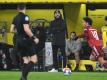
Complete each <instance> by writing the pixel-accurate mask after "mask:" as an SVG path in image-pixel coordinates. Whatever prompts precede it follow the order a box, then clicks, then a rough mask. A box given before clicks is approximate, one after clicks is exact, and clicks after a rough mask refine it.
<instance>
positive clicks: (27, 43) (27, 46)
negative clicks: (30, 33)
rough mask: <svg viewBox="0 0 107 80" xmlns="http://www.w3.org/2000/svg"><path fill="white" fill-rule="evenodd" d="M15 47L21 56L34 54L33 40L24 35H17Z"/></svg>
mask: <svg viewBox="0 0 107 80" xmlns="http://www.w3.org/2000/svg"><path fill="white" fill-rule="evenodd" d="M17 48H18V52H19V53H20V55H21V57H28V56H33V55H35V54H36V48H35V43H34V41H33V40H31V39H30V38H29V37H26V36H18V39H17Z"/></svg>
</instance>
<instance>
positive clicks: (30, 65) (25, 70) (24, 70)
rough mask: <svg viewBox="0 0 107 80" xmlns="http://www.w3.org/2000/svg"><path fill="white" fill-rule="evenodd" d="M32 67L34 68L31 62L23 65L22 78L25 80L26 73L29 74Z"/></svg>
mask: <svg viewBox="0 0 107 80" xmlns="http://www.w3.org/2000/svg"><path fill="white" fill-rule="evenodd" d="M33 66H34V63H33V62H29V63H28V64H26V63H24V64H23V67H22V77H24V78H25V79H26V78H27V76H28V73H29V72H30V70H31V69H32V67H33Z"/></svg>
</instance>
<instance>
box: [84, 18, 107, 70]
mask: <svg viewBox="0 0 107 80" xmlns="http://www.w3.org/2000/svg"><path fill="white" fill-rule="evenodd" d="M83 26H84V36H85V38H86V39H87V41H88V44H89V46H90V47H91V49H92V53H91V55H90V60H97V61H99V62H100V64H101V65H103V66H104V68H107V61H106V60H104V57H103V56H104V53H103V44H102V41H101V40H100V38H99V35H98V32H97V30H96V29H94V28H93V27H92V19H91V18H89V17H84V18H83Z"/></svg>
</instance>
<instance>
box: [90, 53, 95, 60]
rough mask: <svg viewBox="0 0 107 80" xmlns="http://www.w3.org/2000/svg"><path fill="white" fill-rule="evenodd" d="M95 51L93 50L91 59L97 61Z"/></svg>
mask: <svg viewBox="0 0 107 80" xmlns="http://www.w3.org/2000/svg"><path fill="white" fill-rule="evenodd" d="M95 56H96V55H95V53H94V52H93V51H92V53H91V55H90V60H91V61H96V57H95Z"/></svg>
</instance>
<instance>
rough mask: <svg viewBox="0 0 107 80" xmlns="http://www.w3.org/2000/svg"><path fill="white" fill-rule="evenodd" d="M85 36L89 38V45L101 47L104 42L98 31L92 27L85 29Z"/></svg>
mask: <svg viewBox="0 0 107 80" xmlns="http://www.w3.org/2000/svg"><path fill="white" fill-rule="evenodd" d="M84 32H85V36H86V37H87V41H88V43H89V45H95V46H101V45H102V42H101V40H100V38H99V35H98V32H97V30H96V29H94V28H92V27H87V28H85V29H84Z"/></svg>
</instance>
